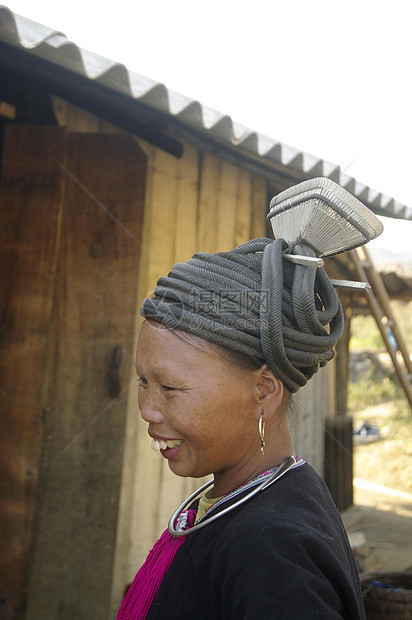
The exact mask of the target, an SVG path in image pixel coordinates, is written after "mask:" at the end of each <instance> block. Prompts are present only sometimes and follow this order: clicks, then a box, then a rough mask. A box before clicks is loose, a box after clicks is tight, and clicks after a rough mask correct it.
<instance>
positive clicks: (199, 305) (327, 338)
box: [141, 238, 343, 392]
mask: <svg viewBox="0 0 412 620" xmlns="http://www.w3.org/2000/svg"><path fill="white" fill-rule="evenodd" d="M285 252H287V253H289V254H296V255H304V256H314V255H315V254H314V252H313V251H312V250H311V249H310V248H309V247H308V246H306V245H301V244H299V243H296V244H295V245H293V247H288V246H287V244H286V242H285V241H283V240H282V239H275V240H273V239H266V238H259V239H253V240H252V241H249V242H248V243H245V244H243V245H241V246H239V247H237V248H235V249H234V250H231V251H230V252H220V253H218V254H206V253H204V252H198V253H197V254H195V255H194V256H193V258H191V259H190V260H188V261H187V262H186V263H177V264H176V265H174V267H173V269H172V271H171V272H170V273H169V274H168V276H167V277H162V278H160V279H159V280H158V282H157V286H156V288H155V290H154V297H152V298H147V299H145V300H144V302H143V306H142V309H141V314H142V316H143V317H144V318H146V319H153V320H154V321H158V322H161V323H162V324H163V325H165V326H166V327H169V328H173V329H179V330H182V331H185V332H188V333H191V334H194V335H196V336H199V337H201V338H204V339H205V340H208V341H209V342H212V343H215V344H218V345H222V346H224V347H227V348H229V349H232V350H235V351H238V352H241V353H244V354H247V355H249V356H250V357H251V358H253V359H255V360H256V361H257V362H258V363H260V364H263V363H264V362H266V363H267V365H268V366H269V368H270V369H271V370H272V371H273V373H274V374H275V375H276V377H277V378H278V379H279V380H280V381H282V382H283V384H284V385H285V387H286V388H287V389H288V390H289V391H290V392H296V391H297V390H298V389H299V387H301V386H303V385H305V383H306V382H307V381H308V379H310V378H311V377H312V376H313V374H314V373H315V372H316V371H317V370H318V368H319V367H321V366H324V365H325V364H326V363H327V362H328V361H329V360H331V359H332V357H333V347H334V345H335V344H336V342H337V341H338V339H339V337H340V336H341V334H342V331H343V312H342V308H341V305H340V302H339V299H338V296H337V294H336V292H335V289H334V288H333V285H332V283H331V282H330V280H329V278H328V276H327V275H326V273H325V271H324V270H323V269H322V268H319V267H317V266H316V265H307V264H306V265H300V264H294V263H291V262H289V261H286V260H285V259H284V258H283V254H284V253H285Z"/></svg>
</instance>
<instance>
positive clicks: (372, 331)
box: [349, 315, 384, 351]
mask: <svg viewBox="0 0 412 620" xmlns="http://www.w3.org/2000/svg"><path fill="white" fill-rule="evenodd" d="M383 346H384V344H383V340H382V336H381V334H380V331H379V329H378V326H377V325H376V321H375V319H374V318H373V317H372V316H370V315H368V316H357V317H355V318H354V319H352V321H351V339H350V346H349V349H350V351H377V350H378V349H381V348H382V347H383Z"/></svg>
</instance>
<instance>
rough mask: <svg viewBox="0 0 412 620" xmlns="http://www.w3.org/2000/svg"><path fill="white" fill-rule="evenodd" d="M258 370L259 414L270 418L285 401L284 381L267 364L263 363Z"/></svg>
mask: <svg viewBox="0 0 412 620" xmlns="http://www.w3.org/2000/svg"><path fill="white" fill-rule="evenodd" d="M255 372H256V377H255V379H256V397H257V400H258V402H257V404H258V405H259V414H258V416H259V417H260V415H261V414H263V419H264V420H265V421H266V420H269V418H271V417H272V415H274V414H275V413H276V411H277V410H278V408H279V407H281V406H282V403H283V383H282V382H281V381H279V379H278V378H277V377H276V376H275V375H274V374H273V372H272V371H271V370H270V368H269V367H268V365H267V364H263V366H261V367H260V368H259V369H258V370H257V371H255Z"/></svg>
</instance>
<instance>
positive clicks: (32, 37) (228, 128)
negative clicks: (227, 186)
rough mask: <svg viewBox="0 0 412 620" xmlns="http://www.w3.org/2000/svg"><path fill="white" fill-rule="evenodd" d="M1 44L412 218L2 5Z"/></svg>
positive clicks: (331, 169)
mask: <svg viewBox="0 0 412 620" xmlns="http://www.w3.org/2000/svg"><path fill="white" fill-rule="evenodd" d="M0 41H3V42H4V43H8V44H10V45H12V46H14V47H17V48H19V49H21V50H24V51H25V52H27V53H28V54H31V55H34V56H36V57H38V58H41V59H44V60H46V61H48V62H50V63H54V64H55V65H57V66H59V67H62V68H64V69H67V70H68V71H70V72H73V73H74V74H78V75H80V76H82V77H84V78H87V79H88V80H90V81H91V83H94V84H96V85H100V86H104V87H105V88H106V89H108V90H110V91H112V92H113V93H119V94H122V95H124V96H126V97H127V98H130V99H131V100H136V101H139V102H140V103H144V104H145V105H146V106H148V107H150V108H153V109H154V110H158V111H160V112H162V113H163V114H166V115H168V116H170V117H171V118H173V119H176V120H178V121H179V124H180V125H181V126H185V127H187V128H188V129H189V130H190V129H194V130H196V132H197V134H203V135H204V136H207V137H208V138H209V139H212V140H213V141H215V142H217V143H219V144H222V145H226V146H229V147H230V148H232V149H234V150H236V151H238V152H239V153H241V154H242V155H243V156H246V157H248V156H249V157H250V158H253V160H254V163H255V165H258V166H259V162H260V164H261V165H262V166H265V167H266V169H267V167H270V166H271V165H273V166H276V168H277V171H278V173H279V171H282V170H284V171H285V173H286V172H287V171H288V170H292V171H293V172H294V174H295V177H296V178H297V180H304V179H308V178H312V177H317V176H325V177H328V178H330V179H333V180H334V181H336V182H338V183H339V184H340V185H342V186H343V187H345V188H346V189H347V190H348V191H349V192H351V193H352V194H353V195H355V196H356V197H358V198H359V200H361V201H362V202H364V203H365V204H367V205H368V206H369V207H370V208H371V209H372V210H373V211H375V212H376V213H378V214H381V215H387V216H388V217H394V218H398V219H412V208H410V207H407V206H405V205H403V204H401V203H399V202H397V201H396V200H394V199H393V198H391V197H390V196H386V195H384V194H381V193H379V192H377V191H375V190H373V189H372V188H370V187H368V186H367V185H363V184H362V183H359V182H358V181H356V180H355V179H354V178H353V177H351V176H348V175H346V174H343V173H341V171H340V167H339V166H337V165H334V164H332V163H330V162H328V161H325V160H323V159H320V158H318V157H316V156H313V155H310V154H309V153H305V152H302V151H299V150H298V149H295V148H293V147H291V146H289V145H286V144H284V143H281V142H279V141H276V140H274V139H272V138H269V137H267V136H264V135H262V134H259V133H257V132H255V131H252V130H251V129H248V128H246V127H244V126H242V125H239V124H238V123H235V122H234V121H233V120H232V119H231V118H230V116H227V115H225V114H222V113H220V112H217V111H216V110H212V109H210V108H208V107H206V106H203V105H201V104H200V103H199V102H198V101H194V100H193V99H190V98H189V97H186V96H184V95H181V94H179V93H175V92H173V91H171V90H169V89H168V88H166V86H165V85H164V84H161V83H159V82H155V81H154V80H151V79H149V78H147V77H144V76H142V75H139V74H136V73H133V72H131V71H128V70H127V68H126V67H125V66H124V65H122V64H119V63H116V62H113V61H111V60H108V59H107V58H103V57H101V56H99V55H97V54H94V53H92V52H89V51H86V50H84V49H80V48H79V47H78V46H77V45H75V44H74V43H72V42H71V41H69V40H68V39H67V37H66V36H65V35H64V34H63V33H61V32H57V31H55V30H52V29H50V28H48V27H47V26H44V25H42V24H38V23H36V22H33V21H31V20H29V19H27V18H25V17H21V16H19V15H16V14H15V13H12V12H11V11H10V10H9V9H8V8H7V7H4V6H3V7H1V6H0Z"/></svg>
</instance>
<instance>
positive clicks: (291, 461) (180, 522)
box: [168, 456, 296, 537]
mask: <svg viewBox="0 0 412 620" xmlns="http://www.w3.org/2000/svg"><path fill="white" fill-rule="evenodd" d="M295 463H296V459H295V457H294V456H288V457H286V458H285V460H284V461H282V463H281V464H280V465H279V467H277V468H276V469H275V471H274V472H273V473H272V474H271V475H270V476H269V477H268V478H265V479H264V481H263V482H261V483H260V484H259V485H257V486H255V487H254V488H253V489H251V491H249V493H248V494H247V495H245V496H244V497H242V498H241V499H239V500H238V501H237V502H235V503H234V504H232V505H231V506H228V507H227V508H224V509H223V510H221V511H220V512H218V513H217V514H215V515H213V516H211V517H209V518H208V519H205V520H204V521H199V523H196V525H193V526H192V527H191V528H189V529H187V530H185V529H184V528H185V526H186V521H187V515H186V514H185V513H183V514H182V515H180V513H181V512H182V511H183V509H184V508H185V507H186V506H188V505H189V504H190V502H192V501H193V500H194V499H195V498H196V497H197V496H198V495H201V493H202V492H203V491H204V490H205V489H207V488H208V487H210V486H211V485H212V484H213V480H210V481H209V482H206V484H204V485H203V486H201V487H200V489H198V490H197V491H195V492H194V493H192V494H191V495H189V497H188V498H187V499H185V501H184V502H182V504H180V506H179V507H178V508H177V509H176V510H175V511H174V513H173V514H172V516H171V517H170V519H169V524H168V530H169V533H170V534H171V535H172V536H175V537H179V536H188V535H189V534H193V532H197V531H198V530H200V529H201V528H202V527H205V526H206V525H209V523H212V522H213V521H216V519H219V518H220V517H222V516H223V515H225V514H226V513H228V512H230V511H231V510H234V509H235V508H237V507H238V506H240V505H241V504H243V503H244V502H246V501H248V500H249V499H250V498H251V497H253V496H254V495H256V494H257V493H259V492H260V491H263V490H264V489H266V488H267V487H268V486H270V485H271V484H273V482H275V481H276V480H279V478H281V477H282V476H283V475H284V474H286V472H287V471H289V469H290V468H291V467H293V465H295ZM179 515H180V517H179ZM178 517H179V518H178ZM177 518H178V519H177ZM176 519H177V523H176V527H175V526H174V523H175V521H176Z"/></svg>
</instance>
